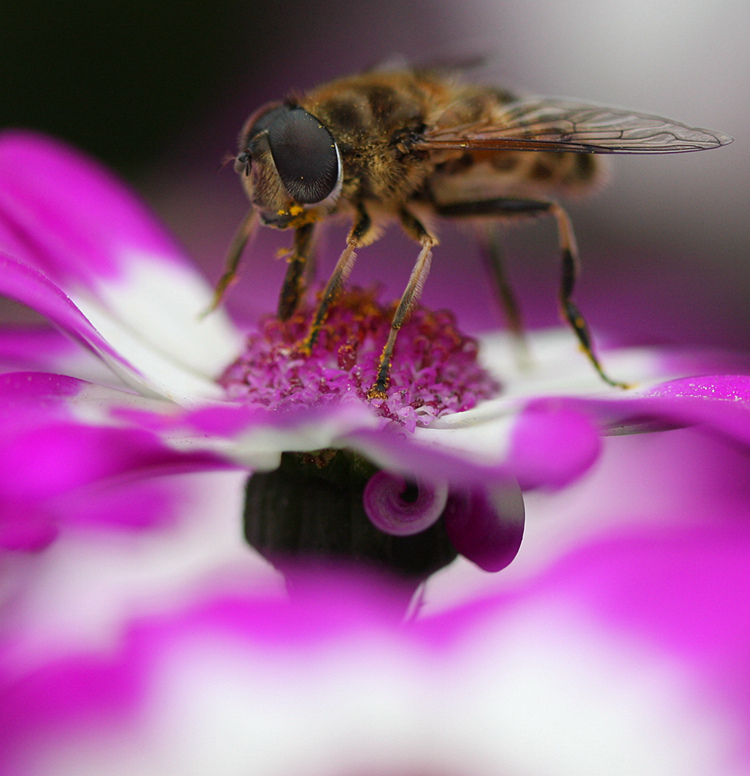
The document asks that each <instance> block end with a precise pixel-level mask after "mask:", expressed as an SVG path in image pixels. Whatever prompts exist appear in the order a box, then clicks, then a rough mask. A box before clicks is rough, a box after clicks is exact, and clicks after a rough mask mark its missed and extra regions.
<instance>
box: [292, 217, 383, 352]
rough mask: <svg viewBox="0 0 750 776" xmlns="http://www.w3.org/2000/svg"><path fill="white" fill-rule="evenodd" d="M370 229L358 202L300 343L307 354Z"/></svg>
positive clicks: (370, 222)
mask: <svg viewBox="0 0 750 776" xmlns="http://www.w3.org/2000/svg"><path fill="white" fill-rule="evenodd" d="M371 229H372V219H371V218H370V215H369V214H368V212H367V211H366V210H365V208H364V205H362V204H361V203H360V204H359V205H358V206H357V217H356V219H355V221H354V224H353V226H352V229H351V231H350V232H349V237H348V238H347V240H346V248H344V251H343V253H342V254H341V256H339V260H338V261H337V262H336V266H335V268H334V270H333V274H332V275H331V277H330V279H329V280H328V284H327V285H326V287H325V290H324V291H323V296H322V298H321V300H320V304H319V305H318V309H317V310H316V312H315V317H314V318H313V322H312V324H311V325H310V331H309V333H308V335H307V337H306V338H305V341H304V342H303V343H302V348H301V349H302V351H303V352H304V353H307V354H308V355H309V353H310V352H311V351H312V348H313V345H314V344H315V341H316V339H317V338H318V334H319V332H320V329H321V327H322V326H323V324H324V323H325V320H326V317H327V316H328V310H329V308H330V306H331V304H332V303H333V302H334V301H335V299H336V297H337V296H338V295H339V293H340V291H341V289H342V288H343V287H344V284H345V283H346V281H347V278H348V277H349V274H350V273H351V271H352V267H353V266H354V261H355V259H356V258H357V255H356V253H355V251H356V250H357V248H359V247H361V246H362V245H364V244H366V242H367V237H368V235H369V232H370V230H371Z"/></svg>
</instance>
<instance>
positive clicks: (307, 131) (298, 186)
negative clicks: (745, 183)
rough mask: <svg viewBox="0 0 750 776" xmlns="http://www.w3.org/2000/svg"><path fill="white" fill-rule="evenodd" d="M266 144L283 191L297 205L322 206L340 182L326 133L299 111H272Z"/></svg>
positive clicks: (331, 141) (336, 159)
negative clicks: (285, 191)
mask: <svg viewBox="0 0 750 776" xmlns="http://www.w3.org/2000/svg"><path fill="white" fill-rule="evenodd" d="M272 113H273V114H274V115H273V120H272V121H271V123H270V126H269V127H268V144H269V146H270V148H271V154H272V155H273V161H274V163H275V165H276V170H277V171H278V173H279V177H280V178H281V181H282V183H283V184H284V186H285V187H286V190H287V191H288V192H289V194H290V195H291V196H292V198H293V199H294V200H296V201H297V202H301V203H302V204H308V205H309V204H314V203H316V202H322V201H323V200H324V199H325V198H326V197H328V196H329V195H330V194H331V193H332V192H333V190H334V189H335V188H336V184H337V183H338V180H339V155H338V151H337V150H336V143H335V141H334V139H333V136H332V135H331V133H330V132H329V131H328V129H327V128H326V127H325V126H324V125H323V124H322V123H321V122H320V121H318V119H316V118H315V116H313V115H312V114H310V113H308V112H307V111H306V110H303V109H302V108H296V107H292V106H284V107H283V108H278V109H276V110H275V111H272Z"/></svg>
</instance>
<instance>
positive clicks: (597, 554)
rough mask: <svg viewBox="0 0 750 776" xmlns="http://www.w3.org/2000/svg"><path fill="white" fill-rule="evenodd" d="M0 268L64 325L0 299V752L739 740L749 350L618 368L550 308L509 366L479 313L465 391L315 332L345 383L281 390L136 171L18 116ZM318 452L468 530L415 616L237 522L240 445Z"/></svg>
mask: <svg viewBox="0 0 750 776" xmlns="http://www.w3.org/2000/svg"><path fill="white" fill-rule="evenodd" d="M0 290H1V291H2V293H4V294H6V295H7V296H9V297H12V298H14V299H16V300H18V301H20V302H22V303H24V304H26V305H28V306H30V307H31V308H33V309H34V310H36V311H38V312H39V313H41V314H42V315H44V316H45V317H46V318H47V319H48V320H50V321H51V322H52V323H53V324H55V325H56V327H57V328H58V329H59V330H61V331H62V332H64V333H65V334H66V335H67V336H68V338H69V339H66V338H65V337H63V336H62V335H61V334H59V333H57V332H56V331H54V330H52V329H49V328H46V327H45V328H27V327H6V328H3V329H2V330H0V546H1V547H2V548H3V553H2V555H0V572H1V573H2V577H1V578H0V773H2V774H3V776H46V775H47V774H55V776H65V774H68V773H70V774H76V775H77V776H80V775H81V774H83V775H84V776H85V774H89V773H91V774H94V773H96V774H101V773H105V774H112V776H116V775H117V774H132V773H138V774H144V775H146V776H147V775H148V774H164V773H174V774H181V775H182V774H184V775H185V776H191V774H204V773H216V774H222V776H223V775H224V774H226V775H227V776H234V774H241V773H242V774H246V773H262V774H269V775H270V776H276V775H279V776H281V775H283V776H287V775H288V774H296V773H300V772H304V773H306V774H310V775H311V776H317V775H318V774H320V776H323V775H325V776H329V775H330V776H341V775H342V774H358V775H360V776H369V775H370V774H378V776H391V775H392V776H404V774H407V773H408V774H414V773H430V774H435V775H436V776H452V774H462V776H475V775H476V776H484V774H488V775H489V774H492V775H493V776H494V775H495V774H498V773H506V772H507V773H525V774H529V775H530V776H537V775H538V776H548V775H549V776H551V775H552V774H555V776H559V774H570V775H571V776H586V774H601V773H606V774H613V775H614V776H617V775H618V774H623V775H624V776H629V775H630V774H646V775H647V776H652V775H653V776H671V774H680V776H684V775H685V774H688V775H690V776H715V774H722V776H740V774H745V773H747V772H748V771H750V740H748V730H750V717H749V715H748V711H749V709H748V700H747V699H748V697H749V696H748V688H747V687H746V684H747V679H746V676H747V675H748V670H749V667H750V630H749V629H748V626H747V622H748V616H747V615H748V611H747V607H748V604H747V601H748V600H750V590H748V579H749V577H748V575H747V573H746V568H747V562H748V560H747V559H748V557H750V532H749V531H750V523H749V522H748V517H749V516H750V493H749V492H748V486H747V483H748V482H750V478H749V477H748V469H749V463H750V458H749V457H748V452H749V449H748V448H749V447H750V409H749V407H750V405H749V403H748V402H749V400H750V378H748V377H747V376H745V375H744V374H743V373H744V372H745V371H746V362H745V360H744V359H743V358H739V357H735V356H731V355H729V356H719V355H716V354H707V353H698V352H694V353H675V352H671V353H670V352H667V351H664V350H661V351H657V350H646V349H644V350H635V349H624V350H612V351H608V352H607V353H606V363H607V367H608V370H609V371H610V372H611V373H612V374H613V375H615V376H617V377H620V376H622V377H623V378H626V379H628V380H631V381H633V380H639V381H640V383H639V384H640V387H639V388H636V389H633V390H630V391H626V392H619V391H615V390H613V389H612V390H611V389H609V388H606V387H605V386H603V385H602V384H601V382H600V381H599V380H598V378H597V377H596V376H595V375H593V374H592V373H591V370H590V367H589V365H588V363H587V362H586V361H585V359H584V358H583V357H582V356H581V355H580V354H579V353H577V352H576V348H575V345H574V343H573V341H572V337H571V336H570V335H569V334H567V333H564V332H553V333H545V332H542V333H537V334H534V335H532V336H531V354H532V357H533V361H534V366H533V368H532V369H531V370H530V371H527V372H524V371H523V370H520V369H519V367H518V365H517V364H516V362H515V360H514V358H513V354H512V348H511V347H509V343H508V341H507V339H506V338H504V337H502V336H499V335H492V336H488V337H482V338H481V364H482V366H483V368H484V370H486V375H487V376H486V377H483V376H482V374H485V373H484V372H482V370H479V371H473V370H474V369H475V364H474V362H473V361H472V362H470V363H468V365H466V364H465V365H464V366H465V368H464V367H462V368H461V369H460V370H458V371H459V372H461V375H459V376H460V377H463V378H466V377H467V376H469V377H470V379H468V380H466V381H465V382H466V383H467V384H468V385H470V386H471V388H470V389H467V391H468V393H467V395H469V394H470V393H471V391H472V390H474V389H475V387H476V385H477V381H476V380H475V379H474V377H477V380H478V381H479V383H480V384H481V385H483V386H484V387H483V388H482V389H481V390H482V391H483V393H482V395H481V396H480V395H478V394H477V395H476V396H474V397H473V398H472V399H471V401H470V402H469V403H468V404H467V403H465V402H464V401H463V400H458V399H457V397H456V396H455V395H453V394H450V395H448V396H446V397H444V398H445V399H446V401H445V406H443V405H442V404H439V402H438V401H437V399H436V398H435V397H436V396H437V397H438V398H440V396H439V395H440V391H441V389H440V385H441V384H440V383H439V382H438V381H437V380H438V378H436V377H435V376H434V374H432V376H431V377H430V376H429V375H427V373H423V374H422V375H421V378H422V380H423V382H421V383H419V384H418V385H417V383H416V380H414V382H411V381H410V382H409V383H408V384H406V387H405V388H404V390H403V391H402V392H400V391H399V389H398V379H399V376H398V374H394V382H395V384H396V385H395V388H394V391H393V392H392V394H391V397H390V398H389V400H388V402H386V403H384V404H385V407H384V406H383V405H378V404H377V403H376V404H375V405H372V404H368V403H367V402H365V401H363V400H362V397H361V396H360V395H359V394H358V392H357V385H358V383H357V380H360V383H361V381H362V379H363V378H362V373H361V372H356V370H355V371H353V372H352V370H354V368H355V366H357V365H359V366H360V367H364V366H365V361H366V355H367V354H366V353H365V352H363V351H360V352H358V353H357V357H356V358H354V359H352V358H350V357H349V355H351V354H349V355H347V354H348V351H346V350H345V351H344V352H343V356H342V358H341V363H338V361H339V356H341V354H342V351H341V350H338V351H337V353H336V357H335V358H334V359H333V360H334V361H336V362H337V365H338V366H339V367H341V368H342V369H344V368H345V370H344V371H347V372H351V374H352V375H353V377H351V380H352V382H351V388H347V387H346V385H347V384H346V382H345V381H344V382H342V378H341V374H340V373H338V372H335V370H334V372H331V371H330V369H331V351H326V352H324V353H323V354H321V355H320V357H319V360H317V361H315V360H313V362H312V363H311V367H312V368H314V369H315V370H318V371H317V375H318V379H317V384H325V385H326V386H327V387H326V389H325V392H323V393H321V394H320V395H319V396H317V397H316V396H315V395H314V392H312V393H311V392H310V391H302V392H294V391H288V390H287V388H288V386H286V387H285V386H284V384H283V380H284V379H287V378H288V376H289V375H291V379H297V380H299V379H300V377H299V375H300V372H299V371H298V370H299V367H300V365H299V364H298V363H293V361H294V359H293V358H292V356H293V355H294V354H293V349H291V350H289V360H287V361H282V360H281V359H282V358H283V354H282V353H280V352H279V351H278V350H277V351H274V350H273V347H271V348H270V349H269V348H268V347H267V346H269V344H270V345H273V342H272V339H273V338H271V339H268V338H267V339H266V340H263V338H262V335H260V334H258V333H257V332H256V333H254V334H252V335H251V336H252V337H254V339H252V340H251V346H250V347H248V346H246V345H245V344H244V341H245V335H244V334H243V333H241V332H240V331H239V330H238V329H237V328H236V327H235V325H234V324H233V323H232V322H231V321H230V320H229V319H228V318H227V317H226V316H225V315H224V314H223V313H222V312H221V311H219V312H217V313H216V314H214V315H212V316H209V317H207V318H201V316H200V313H201V312H202V311H203V310H205V308H206V307H207V305H208V304H209V302H210V298H211V291H210V288H208V286H207V285H206V284H205V283H204V282H203V281H202V280H201V279H200V278H199V277H198V275H197V274H196V272H195V271H194V269H193V268H191V266H190V265H189V263H188V262H187V261H186V259H185V258H184V256H183V255H182V253H181V251H180V250H179V248H177V247H176V245H175V244H174V243H173V242H172V241H171V239H170V238H169V237H168V236H166V235H165V234H164V233H163V232H162V230H161V229H160V228H159V227H158V226H157V225H156V224H155V223H154V222H153V220H152V218H151V217H150V216H149V215H148V213H147V212H146V211H145V210H144V209H143V207H142V206H141V205H140V204H139V203H138V202H137V200H136V199H135V198H134V197H133V196H132V195H130V194H129V193H127V192H126V191H125V190H124V189H123V187H122V186H121V185H120V184H119V183H117V182H116V181H114V180H113V179H112V178H111V177H110V176H109V174H108V173H106V172H105V171H103V170H102V169H101V168H100V167H98V166H97V165H95V164H94V163H92V162H90V161H88V160H86V159H84V158H82V157H81V156H80V155H79V154H77V153H76V152H74V151H71V150H69V149H67V148H65V147H63V146H61V145H60V144H58V143H55V142H54V141H50V140H48V139H45V138H41V137H39V136H36V135H33V134H27V133H6V134H5V135H2V136H0ZM425 315H426V316H427V317H428V318H429V316H430V315H432V314H431V313H429V312H427V313H425ZM441 320H443V319H441ZM415 322H416V323H419V322H420V318H419V316H417V317H416V318H415ZM422 322H423V323H424V321H422ZM444 323H445V321H444ZM274 327H275V324H273V323H269V324H268V328H270V329H271V330H272V331H275V328H274ZM258 331H259V332H262V331H263V326H260V327H259V329H258ZM404 334H405V338H404V342H405V347H407V348H409V347H412V348H413V347H418V348H419V347H421V348H423V349H424V342H422V344H421V345H419V344H417V345H416V346H415V345H414V342H415V340H416V339H417V337H415V338H411V337H410V336H409V335H408V333H407V332H404ZM422 336H424V335H422ZM259 337H260V339H258V338H259ZM70 339H72V340H73V342H72V343H71V342H70ZM460 341H461V342H464V340H460ZM466 342H469V341H468V340H466ZM344 344H345V345H346V343H344ZM472 347H473V346H472V345H471V344H470V343H469V344H468V345H466V348H464V346H463V345H461V347H459V348H458V350H459V351H460V353H461V354H463V355H462V357H463V356H465V355H466V353H467V351H471V350H472ZM253 348H255V350H253ZM324 350H325V349H324ZM365 350H366V348H365ZM448 350H450V348H448ZM257 351H262V353H263V354H264V355H263V358H265V359H266V366H265V367H264V368H265V369H266V370H267V371H265V372H258V371H254V370H256V369H258V368H259V367H258V366H257V364H258V359H256V358H255V356H253V358H249V355H248V354H251V355H252V354H256V355H257ZM412 352H414V351H412ZM269 353H271V354H272V356H273V357H272V358H271V359H270V361H269V360H268V356H269ZM274 353H275V355H273V354H274ZM263 358H261V359H260V360H261V361H262V360H263ZM405 361H406V362H408V363H406V364H405V366H404V368H411V367H413V366H414V363H416V362H415V361H414V359H412V358H410V359H405ZM461 363H463V362H461ZM396 368H397V367H396ZM425 368H426V367H425ZM238 372H239V373H240V378H239V380H240V382H241V383H242V384H243V385H245V386H249V387H250V389H251V394H252V395H250V396H243V395H242V391H241V390H239V388H238V383H235V382H233V380H234V379H235V378H236V377H237V373H238ZM734 372H737V373H738V374H732V373H734ZM308 374H309V373H308ZM222 375H224V377H223V378H222ZM272 375H273V379H274V380H277V379H278V380H281V382H277V383H274V386H275V387H274V388H273V390H272V391H271V392H270V394H269V393H266V394H264V396H263V398H262V399H261V398H259V393H258V390H260V391H261V392H262V391H263V390H265V389H267V388H268V386H269V383H270V378H271V376H272ZM280 375H281V376H280ZM471 375H474V377H471ZM685 375H688V376H685ZM428 378H429V379H428ZM409 379H410V380H412V379H413V378H409ZM430 380H432V382H430ZM484 380H486V382H483V381H484ZM493 385H494V386H496V387H495V389H491V386H493ZM342 386H343V387H342ZM497 386H499V388H497ZM303 387H305V388H306V389H307V388H309V387H310V386H309V385H308V386H303ZM407 389H408V390H407ZM243 390H244V389H243ZM417 390H418V391H421V393H420V394H419V396H418V397H417V399H416V400H413V399H410V400H408V401H403V402H402V403H401V404H399V401H400V400H401V399H402V398H403V396H407V395H411V396H412V397H413V396H414V395H415V393H416V392H417ZM492 390H497V391H498V392H497V393H496V394H495V395H492V396H490V395H489V394H490V393H492ZM430 391H432V393H430ZM334 394H335V395H336V397H337V398H336V399H335V400H331V398H330V397H331V396H332V395H334ZM300 397H304V404H303V406H297V405H299V399H300ZM475 400H476V401H475ZM286 402H288V403H286ZM471 404H473V406H469V405H471ZM291 405H295V406H291ZM438 405H439V407H438ZM639 432H644V433H639ZM645 432H661V433H645ZM321 450H325V451H329V452H331V451H334V450H336V451H339V450H340V451H347V452H348V453H353V454H354V455H356V456H361V457H362V458H363V459H365V460H367V461H368V462H370V464H371V465H372V466H373V469H374V473H373V474H372V476H371V477H370V479H369V480H368V482H367V485H366V486H365V487H364V489H363V490H364V492H363V504H364V502H367V503H368V504H369V507H365V506H363V509H366V510H369V512H368V514H371V519H372V515H375V516H376V517H375V519H374V521H373V522H374V523H376V524H378V518H379V517H382V518H383V522H382V524H379V527H380V529H381V530H384V531H386V532H389V535H394V536H398V535H400V534H404V533H407V534H408V533H409V532H410V531H411V530H412V528H413V526H414V523H415V521H417V522H418V521H419V520H422V519H425V520H426V522H430V521H433V520H435V519H437V517H438V516H439V515H442V516H443V520H444V522H445V523H446V529H447V531H448V533H449V535H450V541H451V543H452V544H453V546H454V548H455V549H456V550H458V551H459V552H460V553H461V554H462V555H463V556H465V558H464V559H459V561H457V562H456V563H454V564H453V565H452V566H451V567H449V568H447V569H444V570H443V571H441V572H439V573H437V574H436V575H435V576H434V577H433V579H432V580H431V582H430V584H429V585H428V586H427V589H426V592H425V593H424V594H423V597H422V599H421V600H420V601H419V605H418V606H416V608H415V609H414V610H413V611H412V613H411V617H410V619H408V620H407V621H405V622H404V620H403V618H402V606H403V591H402V590H401V589H400V588H398V589H397V588H391V587H390V586H388V585H387V584H386V583H385V582H384V580H383V579H382V578H380V577H378V578H377V579H371V578H370V577H369V576H368V575H367V574H366V573H364V572H362V573H359V574H354V573H353V571H352V569H351V568H348V569H345V570H342V569H325V570H323V571H321V570H320V569H318V570H317V571H316V572H310V573H308V574H307V575H306V578H305V580H304V584H303V585H301V586H300V587H299V588H298V589H297V590H296V593H297V595H295V596H293V597H289V596H287V595H286V593H285V592H284V591H282V590H281V589H280V586H279V584H278V579H277V578H276V577H270V576H269V575H268V574H266V573H265V566H264V565H263V564H262V563H260V561H259V559H258V556H257V555H255V554H254V553H252V552H251V551H250V550H249V549H248V548H247V547H246V546H245V545H244V544H243V542H242V541H241V537H240V533H241V531H240V522H241V514H242V511H243V504H242V502H243V486H244V482H245V480H246V479H247V476H248V473H249V472H253V473H256V474H259V473H261V472H267V473H272V472H273V471H274V470H276V469H277V467H278V466H279V463H280V461H281V459H282V455H283V454H285V453H289V452H296V453H319V452H320V451H321ZM378 470H379V471H378ZM406 481H416V482H417V484H418V488H417V490H418V492H417V495H416V498H414V499H407V500H404V499H398V498H394V495H396V496H398V495H399V494H400V493H401V492H402V491H403V488H404V483H405V482H406ZM521 491H523V498H524V501H525V502H526V506H525V512H526V516H527V519H526V527H527V532H528V535H527V538H526V540H525V541H524V543H523V545H522V546H521V547H520V551H519V552H518V557H517V559H516V561H515V562H514V563H513V564H512V565H510V566H509V567H508V568H507V569H506V571H505V572H504V573H503V574H502V575H497V576H492V577H490V576H488V575H478V574H476V573H475V572H474V566H473V565H472V564H471V563H470V562H469V561H473V562H474V564H476V565H478V566H479V567H480V568H484V569H490V570H495V569H498V568H500V567H503V566H506V565H507V563H508V562H509V561H510V560H511V559H512V558H513V557H514V556H515V554H516V551H518V550H519V544H520V538H521V532H522V530H523V527H524V506H523V503H522V502H521V499H520V493H521ZM303 495H304V494H303ZM425 515H427V516H428V517H427V518H425ZM389 521H390V522H389ZM433 524H434V523H433ZM420 528H422V525H421V524H419V525H418V529H420ZM92 529H93V530H92ZM466 559H468V560H466ZM477 588H481V592H477Z"/></svg>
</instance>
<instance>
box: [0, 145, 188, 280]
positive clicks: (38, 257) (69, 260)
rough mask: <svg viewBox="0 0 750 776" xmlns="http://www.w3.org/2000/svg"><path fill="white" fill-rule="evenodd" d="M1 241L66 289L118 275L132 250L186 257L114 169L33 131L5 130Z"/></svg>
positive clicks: (0, 167) (0, 166) (0, 149)
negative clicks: (117, 176)
mask: <svg viewBox="0 0 750 776" xmlns="http://www.w3.org/2000/svg"><path fill="white" fill-rule="evenodd" d="M0 245H3V246H4V248H5V249H6V250H8V251H11V252H12V253H13V254H14V255H15V256H16V258H18V259H20V260H22V261H24V262H25V263H27V264H29V265H31V266H34V267H35V268H36V269H37V270H39V271H40V272H42V273H43V274H44V275H46V276H47V277H48V278H49V279H50V280H52V281H53V282H54V283H56V284H57V285H59V286H61V287H63V288H66V289H68V290H69V291H73V290H75V289H77V288H85V289H88V290H89V291H92V292H93V291H95V290H96V288H97V285H98V283H99V282H100V281H102V280H106V281H111V280H112V279H113V278H117V277H118V276H119V275H121V274H122V273H123V272H124V271H125V266H124V263H126V262H127V261H128V259H129V257H130V254H131V253H132V252H134V251H137V252H145V253H149V254H151V255H152V256H154V260H157V257H158V260H159V261H174V262H183V261H184V259H183V256H182V254H181V252H180V251H179V250H178V249H177V247H176V246H175V244H174V242H173V241H172V239H171V238H170V237H169V236H168V235H167V234H166V233H165V232H164V231H163V230H162V229H161V228H159V227H158V226H157V225H156V224H155V222H154V220H153V218H152V216H151V215H150V213H149V212H148V210H147V209H146V208H145V207H144V206H143V205H142V204H141V202H140V201H139V200H138V199H137V198H136V197H135V196H134V195H133V194H132V193H130V192H129V191H128V190H127V189H126V188H125V186H124V184H123V183H121V182H120V181H119V180H118V179H117V178H116V177H115V176H114V175H112V174H111V173H110V172H109V171H108V170H106V169H105V168H104V167H103V166H101V165H99V164H97V163H96V162H94V161H93V160H91V159H89V158H88V157H86V156H85V155H83V154H81V153H79V152H77V151H75V150H74V149H72V148H70V147H68V146H66V145H64V144H63V143H60V142H58V141H55V140H52V139H51V138H48V137H44V136H42V135H37V134H34V133H31V132H17V131H15V132H4V133H3V134H2V135H0Z"/></svg>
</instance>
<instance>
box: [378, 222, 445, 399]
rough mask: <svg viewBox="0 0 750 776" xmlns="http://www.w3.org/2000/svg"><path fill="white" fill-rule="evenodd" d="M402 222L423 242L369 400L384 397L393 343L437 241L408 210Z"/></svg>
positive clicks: (417, 291)
mask: <svg viewBox="0 0 750 776" xmlns="http://www.w3.org/2000/svg"><path fill="white" fill-rule="evenodd" d="M400 216H401V223H402V225H403V227H404V229H405V230H406V232H407V233H408V234H409V235H410V236H412V237H414V238H415V239H416V240H418V241H419V242H420V243H421V245H422V250H421V251H420V252H419V256H418V257H417V261H416V263H415V265H414V269H413V270H412V271H411V276H410V277H409V282H408V283H407V284H406V290H405V291H404V293H403V295H402V296H401V301H400V302H399V304H398V307H397V308H396V312H395V313H394V315H393V320H392V321H391V330H390V332H389V333H388V340H387V341H386V343H385V347H384V348H383V352H382V353H381V355H380V361H379V363H378V375H377V379H376V380H375V385H373V387H372V388H370V390H369V392H368V394H367V396H368V398H370V399H384V398H386V391H387V390H388V384H389V383H390V381H391V376H390V371H391V359H392V358H393V348H394V346H395V344H396V337H397V336H398V332H399V329H400V328H401V327H402V326H403V324H404V321H405V320H406V319H407V318H408V317H409V313H410V312H411V309H412V307H413V306H414V305H415V304H416V302H417V300H418V299H419V296H420V294H421V293H422V287H423V286H424V282H425V280H426V279H427V275H428V273H429V271H430V262H431V260H432V248H433V246H434V245H436V244H437V240H436V239H435V238H434V237H433V236H432V235H431V234H430V233H429V232H428V231H427V230H426V229H425V227H424V226H423V225H422V223H421V222H420V221H419V220H418V219H417V218H416V217H415V216H414V215H412V214H411V213H410V212H409V211H407V210H402V211H401V213H400Z"/></svg>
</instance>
